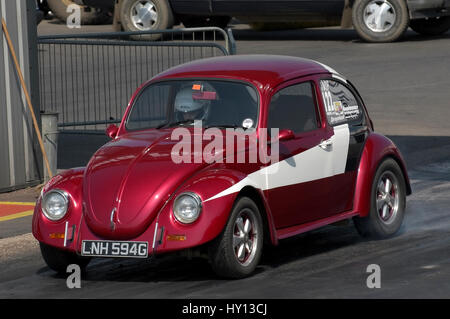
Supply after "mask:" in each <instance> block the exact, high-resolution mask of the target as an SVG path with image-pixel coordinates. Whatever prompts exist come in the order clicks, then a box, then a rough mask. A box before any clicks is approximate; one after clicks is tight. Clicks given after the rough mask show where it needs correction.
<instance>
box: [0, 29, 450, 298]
mask: <svg viewBox="0 0 450 319" xmlns="http://www.w3.org/2000/svg"><path fill="white" fill-rule="evenodd" d="M47 27H48V25H44V27H40V31H41V32H44V31H45V30H47V29H45V28H47ZM98 28H105V26H102V27H98ZM234 28H235V31H234V34H235V37H236V40H237V48H238V53H239V54H245V53H267V54H283V55H293V56H302V57H307V58H312V59H316V60H319V61H321V62H323V63H326V64H329V65H330V66H332V67H333V68H335V69H336V70H337V71H339V72H341V73H342V74H343V75H345V76H346V77H347V78H349V79H350V80H351V81H352V82H353V84H354V85H355V86H356V87H357V88H358V89H359V91H360V93H361V95H362V97H363V99H364V100H365V103H366V105H367V107H368V110H369V113H370V115H371V117H372V119H373V121H374V124H375V128H376V130H377V131H378V132H380V133H383V134H386V135H388V136H389V137H390V138H391V139H392V140H394V141H395V142H396V143H397V145H398V146H399V148H400V150H401V151H402V152H403V155H404V157H405V159H406V162H407V165H408V171H409V175H410V178H411V183H412V190H413V194H412V195H411V196H409V197H408V199H407V210H406V217H405V221H404V225H403V227H402V229H401V231H400V233H399V234H398V235H396V236H395V237H393V238H390V239H387V240H367V239H362V238H360V237H359V236H358V234H357V232H356V230H355V229H354V227H353V225H352V222H350V223H349V224H347V225H341V226H327V227H324V228H322V229H318V230H315V231H313V232H309V233H305V234H302V235H299V236H297V237H295V238H290V239H286V240H283V241H281V243H280V245H279V246H278V247H276V248H275V249H269V250H267V251H265V252H264V255H263V260H262V262H261V264H260V266H259V267H258V268H257V271H256V273H255V274H254V275H253V276H252V277H250V278H247V279H242V280H222V279H218V278H217V277H216V276H215V275H214V273H213V272H212V271H211V269H210V268H209V265H208V263H207V261H206V260H203V259H192V260H188V259H185V258H181V257H177V256H165V257H160V258H157V259H153V260H148V261H135V260H111V259H97V260H94V261H92V262H91V264H90V265H89V266H88V268H87V272H86V274H84V275H83V277H82V282H81V289H68V288H67V286H66V277H65V276H59V275H56V274H55V272H53V271H51V270H50V269H49V268H47V267H46V265H45V263H44V261H43V260H42V258H41V256H40V252H39V247H38V244H37V242H36V240H35V239H34V238H33V237H32V235H31V234H30V233H29V232H30V223H31V218H30V217H26V218H22V219H17V220H13V221H7V222H0V298H450V249H449V247H450V211H449V207H450V196H449V195H450V124H449V122H448V121H449V119H450V108H449V100H450V90H449V87H450V79H449V77H448V70H449V69H450V55H449V53H448V52H450V33H447V34H445V35H444V36H441V37H434V38H425V37H422V36H418V35H416V34H415V33H413V32H412V31H409V32H408V33H407V34H406V36H405V38H404V40H403V41H401V42H397V43H392V44H368V43H363V42H361V41H359V39H358V38H357V36H356V33H355V32H354V31H352V30H338V29H333V28H331V29H313V30H297V31H285V32H283V31H277V32H254V31H252V30H249V29H248V27H247V26H245V25H238V26H235V27H234ZM42 30H44V31H42ZM92 30H95V27H90V28H89V29H88V31H92ZM75 139H76V138H75V137H73V136H72V137H70V138H67V139H66V140H65V141H66V142H65V145H63V146H61V147H62V149H64V150H65V151H64V152H62V155H61V157H62V161H63V162H64V163H65V164H66V165H69V164H70V165H73V166H78V165H84V164H85V162H86V161H87V158H88V157H89V155H90V152H91V151H90V150H91V149H95V147H96V145H100V144H101V143H103V142H104V139H102V138H100V137H99V138H98V139H97V140H96V141H95V142H92V143H91V145H90V148H87V147H85V151H84V153H82V154H81V155H79V156H78V157H76V156H75V155H76V154H79V153H80V152H79V151H78V150H79V148H77V149H76V150H75V151H72V152H73V153H71V152H70V145H74V144H70V145H69V144H68V143H78V144H76V145H78V146H80V147H81V146H82V145H85V143H86V142H85V141H81V142H80V141H78V142H77V141H76V140H75ZM63 141H64V140H63ZM68 141H69V142H68ZM64 158H65V159H64ZM4 196H5V195H4ZM1 198H2V197H1V196H0V200H1ZM371 264H376V265H379V266H380V269H381V288H374V289H369V288H368V287H367V285H366V281H367V278H368V276H369V275H370V273H368V272H367V267H368V266H369V265H371Z"/></svg>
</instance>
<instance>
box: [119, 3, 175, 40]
mask: <svg viewBox="0 0 450 319" xmlns="http://www.w3.org/2000/svg"><path fill="white" fill-rule="evenodd" d="M120 20H121V23H122V26H123V28H124V29H125V31H152V30H166V29H170V28H171V27H172V26H173V24H174V17H173V13H172V9H171V8H170V6H169V3H168V1H167V0H123V2H122V6H121V11H120ZM132 38H133V39H136V40H158V39H159V38H161V35H160V34H151V35H144V36H133V37H132Z"/></svg>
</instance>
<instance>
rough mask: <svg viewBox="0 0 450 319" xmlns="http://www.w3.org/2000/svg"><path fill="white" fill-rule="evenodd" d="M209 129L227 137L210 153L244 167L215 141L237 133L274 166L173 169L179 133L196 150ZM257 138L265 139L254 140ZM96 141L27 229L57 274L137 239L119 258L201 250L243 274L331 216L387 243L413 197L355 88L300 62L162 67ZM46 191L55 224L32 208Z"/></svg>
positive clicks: (57, 182)
mask: <svg viewBox="0 0 450 319" xmlns="http://www.w3.org/2000/svg"><path fill="white" fill-rule="evenodd" d="M191 87H192V89H191ZM200 88H201V91H197V90H200ZM186 90H187V93H188V96H187V98H188V99H189V98H190V94H191V95H192V101H194V100H195V101H194V102H195V103H198V102H199V101H200V102H201V103H203V104H202V105H203V107H204V108H203V110H206V111H205V112H203V113H202V115H201V116H203V118H202V121H203V122H202V123H205V125H204V126H203V127H200V129H199V128H198V127H197V126H196V124H195V123H197V122H193V123H191V122H189V121H192V118H191V119H188V120H185V121H180V122H175V121H174V120H171V119H175V118H176V115H175V113H174V112H175V111H174V106H175V108H176V107H177V103H178V102H177V101H178V100H182V99H183V98H186V96H184V97H183V96H181V93H180V92H186ZM190 90H192V91H190ZM156 92H158V93H156ZM162 92H166V93H162ZM190 92H191V93H190ZM161 96H162V97H161ZM194 97H196V98H194ZM149 101H152V102H149ZM206 105H207V106H206ZM176 114H178V113H176ZM165 116H167V118H166V117H165ZM186 121H187V122H186ZM241 121H242V125H241V124H240V123H241ZM170 123H172V124H173V125H172V124H170ZM169 124H170V125H169ZM192 124H194V126H192ZM207 126H208V127H210V128H212V129H215V131H214V132H216V133H217V134H218V136H219V137H217V138H222V136H221V135H220V134H219V133H223V134H225V135H224V136H223V141H224V144H222V146H220V144H218V145H219V146H218V147H215V148H212V149H210V150H209V151H211V152H212V153H211V154H216V155H217V154H219V155H220V154H221V155H223V154H226V156H228V155H230V154H231V155H232V156H233V158H234V156H235V155H236V157H237V156H238V155H239V154H244V155H245V156H244V158H245V159H247V157H248V156H249V153H250V151H251V147H249V145H250V142H249V143H248V144H245V143H244V144H239V143H237V142H236V143H234V144H233V143H232V144H231V145H232V146H231V148H228V144H226V143H225V142H228V141H227V140H226V138H227V136H226V133H228V132H231V133H233V132H234V131H233V130H234V128H235V127H238V128H245V130H244V139H249V138H252V137H254V138H255V140H257V141H258V142H259V141H261V144H260V145H259V147H263V146H267V145H270V147H271V151H272V154H273V151H275V149H276V148H277V149H278V157H276V158H275V157H274V160H273V161H271V162H270V161H263V160H262V159H259V158H258V160H257V161H251V160H244V161H241V162H239V161H238V160H236V159H234V160H231V161H228V160H226V161H224V160H223V157H222V161H220V160H217V159H215V160H213V161H211V160H210V161H207V160H206V159H200V160H199V161H195V160H193V161H189V160H186V161H184V162H179V161H178V162H177V161H175V160H174V154H178V152H179V150H177V151H175V147H177V145H178V146H179V144H178V143H180V138H179V136H177V134H178V133H180V130H181V132H182V133H183V132H184V133H187V134H192V139H190V140H186V141H184V140H183V141H184V142H183V143H184V144H183V145H185V146H187V147H188V150H192V149H194V152H193V153H195V152H196V149H195V148H196V147H197V146H196V145H199V144H198V143H197V144H196V137H198V136H200V138H201V136H202V134H203V136H204V134H205V133H206V131H207ZM196 129H199V130H198V131H195V130H196ZM267 129H270V131H271V136H272V135H273V136H272V138H271V139H266V140H265V139H264V136H263V133H264V134H268V133H267ZM177 130H178V131H177ZM230 130H231V131H230ZM276 130H278V133H272V132H273V131H275V132H276ZM236 131H238V130H236ZM239 132H241V131H239ZM241 133H242V132H241ZM107 134H108V135H109V136H110V137H111V138H112V140H111V141H110V142H109V143H107V144H106V145H104V146H103V147H101V148H100V149H99V150H98V151H97V152H96V153H95V154H94V156H93V157H92V159H91V160H90V161H89V163H88V165H87V167H82V168H74V169H71V170H68V171H65V172H63V173H61V174H60V175H57V176H55V177H53V178H52V179H51V180H50V181H49V182H48V183H47V184H46V185H45V187H44V188H43V191H42V194H41V196H40V198H39V199H38V201H37V204H36V207H35V211H34V216H33V234H34V236H35V238H36V239H37V240H38V241H39V242H40V243H41V248H42V251H43V256H44V259H45V260H46V261H47V263H48V264H49V266H50V267H51V268H53V269H55V270H61V269H62V271H65V268H64V267H65V265H66V264H67V262H73V260H77V262H79V263H82V260H83V258H81V257H80V255H85V257H86V256H102V255H110V256H111V255H113V256H115V257H122V255H121V253H120V252H119V247H120V245H121V243H122V242H126V243H148V252H147V251H146V252H145V254H141V255H139V256H137V255H135V256H131V257H148V256H153V255H157V254H163V253H168V252H174V251H186V250H198V251H202V252H206V253H207V254H209V257H210V259H211V260H212V265H213V268H214V269H215V270H216V272H217V273H218V274H220V275H224V276H227V277H234V278H239V277H242V276H245V275H248V274H250V273H251V272H252V271H253V270H254V268H255V267H256V265H257V263H258V260H259V257H260V254H261V249H262V246H263V244H264V245H275V246H276V245H277V244H278V242H279V240H281V239H284V238H287V237H291V236H295V235H297V234H300V233H303V232H306V231H309V230H312V229H316V228H318V227H322V226H324V225H328V224H331V223H335V222H338V221H341V220H346V219H351V218H353V219H354V220H355V224H356V226H357V228H358V231H359V232H360V233H361V234H362V235H372V236H376V237H388V236H391V235H393V234H395V233H396V232H397V230H398V229H399V227H400V225H401V222H402V219H403V215H404V210H405V198H406V195H408V194H410V193H411V187H410V184H409V179H408V174H407V170H406V165H405V163H404V161H403V159H402V156H401V154H400V151H399V150H398V149H397V147H396V146H395V145H394V143H393V142H392V141H391V140H389V139H388V138H386V137H385V136H383V135H381V134H378V133H376V132H374V129H373V124H372V121H371V120H370V118H369V115H368V113H367V110H366V107H365V105H364V102H363V101H362V99H361V97H360V95H359V94H358V92H357V91H356V89H355V88H354V87H353V85H352V84H351V83H350V82H349V81H348V80H346V79H345V78H344V77H343V76H342V75H340V74H338V73H337V72H336V71H335V70H333V69H331V68H330V67H328V66H326V65H324V64H321V63H319V62H315V61H312V60H308V59H302V58H295V57H286V56H268V55H242V56H241V55H238V56H228V57H219V58H210V59H203V60H198V61H194V62H191V63H187V64H183V65H180V66H177V67H174V68H172V69H169V70H167V71H165V72H163V73H161V74H159V75H157V76H156V77H154V78H153V79H151V80H149V81H148V82H146V83H144V84H143V85H142V86H141V87H140V88H139V89H138V90H137V91H136V93H135V94H134V95H133V97H132V98H131V100H130V102H129V105H128V108H127V110H126V112H125V115H124V117H123V120H122V122H121V124H120V126H119V127H116V126H115V125H112V126H110V127H109V128H108V129H107ZM174 135H175V136H174ZM210 139H211V138H209V139H208V138H206V139H205V140H210ZM197 141H198V140H197ZM205 144H206V145H205ZM208 145H209V144H207V143H205V141H204V140H203V142H201V143H200V152H202V151H203V153H204V154H207V151H206V147H207V146H208ZM223 145H226V147H225V146H223ZM197 150H198V149H197ZM183 152H184V150H183ZM183 152H180V153H179V154H184V153H183ZM186 153H189V152H186ZM272 154H271V155H272ZM191 155H192V154H191ZM263 157H264V156H263ZM263 157H261V158H263ZM386 167H387V168H386ZM274 168H276V170H275V171H271V170H272V169H274ZM388 180H389V181H388ZM52 192H57V193H56V194H53V195H55V196H60V199H62V198H64V200H60V202H59V203H57V204H55V205H56V206H55V207H56V208H55V209H59V208H58V207H60V206H62V205H64V204H67V209H66V212H65V213H64V214H61V215H60V216H59V217H57V218H52V216H50V217H51V218H49V217H48V214H46V213H45V212H43V209H42V208H43V206H45V207H50V206H51V205H50V204H47V203H48V202H51V201H53V200H54V199H53V198H50V196H49V195H48V194H52ZM185 196H187V197H185ZM180 198H181V199H183V200H186V201H187V202H186V203H185V204H183V205H185V206H182V204H180V205H181V206H179V207H183V208H182V209H185V211H188V212H194V213H195V210H196V209H197V208H198V209H199V213H198V215H197V216H196V218H194V220H193V221H192V220H187V221H186V220H185V219H183V218H184V217H183V216H184V215H183V216H182V217H181V218H180V217H179V216H180V214H178V213H175V211H177V212H178V211H181V210H178V208H177V207H178V206H177V205H178V203H179V202H181V199H180ZM178 199H180V200H179V202H177V200H178ZM58 200H59V199H58V198H57V199H55V201H56V202H57V201H58ZM43 201H46V202H45V203H43ZM195 201H197V202H195ZM56 202H55V203H56ZM64 202H65V203H64ZM58 205H60V206H58ZM189 205H191V206H189ZM49 209H50V210H51V209H53V208H49ZM239 209H242V211H240V210H239ZM242 212H246V213H242ZM183 214H184V213H183ZM239 214H241V215H242V214H244V217H243V216H241V215H239ZM250 230H253V231H254V233H253V232H251V231H250ZM231 237H232V238H233V239H230V238H231ZM233 240H234V241H235V242H234V244H235V246H232V248H231V250H230V247H228V246H229V245H232V244H231V242H233ZM91 241H101V242H105V243H118V244H114V245H116V247H115V249H116V254H113V253H112V251H111V249H112V248H111V247H109V248H108V249H109V252H108V253H104V254H102V253H99V252H98V249H100V248H101V247H100V246H97V248H95V250H96V251H93V250H92V249H94V248H92V244H91V243H92V242H91ZM256 242H257V244H256ZM84 243H88V244H84ZM98 245H101V244H98ZM105 245H107V244H105ZM109 245H112V244H109ZM126 245H128V244H124V246H126ZM227 245H228V246H227ZM252 245H254V246H252ZM252 247H253V248H252ZM138 248H139V247H135V248H134V249H135V252H136V249H138ZM105 249H106V248H105ZM124 249H128V248H124ZM243 249H245V252H247V253H252V252H253V255H247V254H246V253H245V252H243ZM222 251H225V252H227V253H228V255H226V254H225V255H226V256H225V255H220V252H222ZM232 252H235V254H236V255H235V257H236V258H235V259H233V253H232ZM242 254H244V255H242ZM55 255H58V256H59V257H58V258H59V259H58V260H59V261H55V258H54V257H52V256H55ZM125 255H126V256H128V257H130V256H129V255H127V254H125ZM125 255H124V256H125ZM62 256H63V257H62ZM224 256H225V257H224ZM223 258H225V259H226V260H223ZM240 259H242V260H240ZM244 259H245V262H244V261H243V260H244ZM61 260H64V261H65V262H64V263H62V264H61ZM250 260H251V261H250ZM224 265H228V266H229V267H228V266H224Z"/></svg>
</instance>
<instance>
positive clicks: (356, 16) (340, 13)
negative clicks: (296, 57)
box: [47, 0, 450, 42]
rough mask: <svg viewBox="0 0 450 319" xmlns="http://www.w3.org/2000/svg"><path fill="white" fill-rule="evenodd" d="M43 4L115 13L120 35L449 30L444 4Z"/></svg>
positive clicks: (448, 0) (449, 6) (396, 0)
mask: <svg viewBox="0 0 450 319" xmlns="http://www.w3.org/2000/svg"><path fill="white" fill-rule="evenodd" d="M47 2H48V4H49V7H50V8H51V9H52V11H54V12H55V14H56V15H57V16H60V15H61V16H64V13H63V12H62V11H64V6H67V5H68V4H69V3H71V2H76V3H78V4H82V5H83V9H84V19H85V20H89V17H91V15H92V14H94V13H93V12H97V14H98V13H99V12H103V13H105V12H110V13H111V12H112V11H114V10H116V12H115V15H116V21H118V22H119V25H120V27H121V29H123V30H125V31H146V30H161V29H169V28H171V27H172V26H173V25H174V24H176V23H179V22H181V23H183V24H184V26H186V27H201V26H218V27H222V28H224V27H226V25H227V24H228V23H229V21H230V20H231V18H232V17H235V18H237V19H239V20H241V21H245V22H248V23H258V22H270V23H286V22H288V23H289V22H291V23H295V22H299V21H301V22H304V23H306V24H308V23H309V24H312V25H316V26H320V25H322V26H329V25H341V26H343V27H351V26H353V27H354V28H355V30H356V31H357V32H358V34H359V36H360V37H361V38H363V39H364V40H366V41H369V42H391V41H395V40H397V39H399V38H400V37H401V36H402V35H403V33H404V32H405V31H406V29H407V28H408V27H411V28H412V29H413V30H414V31H416V32H418V33H420V34H424V35H439V34H442V33H445V32H447V31H448V30H449V29H450V0H314V1H306V0H73V1H71V0H47ZM88 8H92V9H88ZM55 10H56V11H55ZM90 10H91V11H90ZM92 10H93V11H92ZM117 11H118V12H117ZM57 12H62V13H57Z"/></svg>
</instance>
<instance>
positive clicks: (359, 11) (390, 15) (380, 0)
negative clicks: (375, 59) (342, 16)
mask: <svg viewBox="0 0 450 319" xmlns="http://www.w3.org/2000/svg"><path fill="white" fill-rule="evenodd" d="M352 10H353V13H352V15H353V18H352V19H353V26H354V27H355V30H356V32H358V34H359V36H360V37H361V38H363V39H364V40H366V41H368V42H392V41H395V40H397V39H398V38H400V37H401V36H402V35H403V33H405V31H406V29H407V28H408V24H409V13H408V7H407V6H406V2H405V0H356V1H355V3H354V4H353V9H352Z"/></svg>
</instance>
